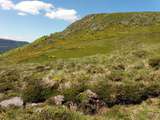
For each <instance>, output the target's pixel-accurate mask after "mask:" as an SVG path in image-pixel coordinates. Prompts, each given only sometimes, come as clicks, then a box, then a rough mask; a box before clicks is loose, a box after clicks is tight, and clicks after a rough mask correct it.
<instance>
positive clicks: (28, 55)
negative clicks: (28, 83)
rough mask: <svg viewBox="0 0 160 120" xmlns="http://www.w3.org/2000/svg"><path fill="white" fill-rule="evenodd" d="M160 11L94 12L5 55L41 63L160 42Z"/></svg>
mask: <svg viewBox="0 0 160 120" xmlns="http://www.w3.org/2000/svg"><path fill="white" fill-rule="evenodd" d="M159 37H160V13H156V12H155V13H153V12H146V13H114V14H93V15H88V16H86V17H84V18H83V19H81V20H79V21H77V22H75V23H73V24H72V25H70V26H69V27H68V28H66V29H65V30H64V31H63V32H60V33H54V34H51V35H49V36H43V37H41V38H39V39H38V40H36V41H35V42H34V43H32V44H31V45H29V46H26V47H23V48H21V49H17V50H14V51H11V52H9V53H7V54H5V55H4V56H5V57H3V58H7V60H11V61H12V62H13V63H14V62H16V63H17V62H44V61H52V60H54V59H57V58H74V57H83V56H89V55H94V54H103V53H107V54H110V53H111V52H112V51H115V50H120V49H124V48H126V47H127V48H126V49H128V48H129V49H137V48H141V47H142V46H143V47H144V46H145V47H149V46H152V45H153V44H156V45H157V44H160V41H159Z"/></svg>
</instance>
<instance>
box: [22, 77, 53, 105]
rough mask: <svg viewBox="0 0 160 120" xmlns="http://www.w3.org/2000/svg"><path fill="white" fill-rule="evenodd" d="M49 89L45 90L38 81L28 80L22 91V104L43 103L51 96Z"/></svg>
mask: <svg viewBox="0 0 160 120" xmlns="http://www.w3.org/2000/svg"><path fill="white" fill-rule="evenodd" d="M51 92H52V91H51V88H46V87H45V86H43V85H42V84H41V81H40V80H38V79H33V80H29V81H28V83H27V85H26V87H25V88H24V90H23V91H22V98H23V100H24V102H43V101H45V100H46V99H47V97H49V95H50V94H51Z"/></svg>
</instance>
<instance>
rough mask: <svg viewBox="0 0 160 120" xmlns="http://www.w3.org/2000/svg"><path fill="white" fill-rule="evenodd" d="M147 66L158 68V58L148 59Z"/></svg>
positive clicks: (159, 61) (159, 66)
mask: <svg viewBox="0 0 160 120" xmlns="http://www.w3.org/2000/svg"><path fill="white" fill-rule="evenodd" d="M149 65H150V66H151V67H153V68H155V69H158V68H160V57H155V58H152V59H149Z"/></svg>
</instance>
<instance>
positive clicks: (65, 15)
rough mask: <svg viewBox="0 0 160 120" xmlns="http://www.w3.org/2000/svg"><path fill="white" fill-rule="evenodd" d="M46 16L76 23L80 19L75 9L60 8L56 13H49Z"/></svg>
mask: <svg viewBox="0 0 160 120" xmlns="http://www.w3.org/2000/svg"><path fill="white" fill-rule="evenodd" d="M45 16H47V17H49V18H51V19H62V20H66V21H70V22H74V21H75V20H77V19H78V17H77V12H76V11H75V10H74V9H63V8H58V9H57V10H55V11H50V12H47V13H46V14H45Z"/></svg>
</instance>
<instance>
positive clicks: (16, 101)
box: [0, 97, 23, 107]
mask: <svg viewBox="0 0 160 120" xmlns="http://www.w3.org/2000/svg"><path fill="white" fill-rule="evenodd" d="M0 106H1V107H10V106H16V107H22V106H23V100H22V99H21V98H20V97H13V98H10V99H7V100H3V101H1V102H0Z"/></svg>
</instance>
